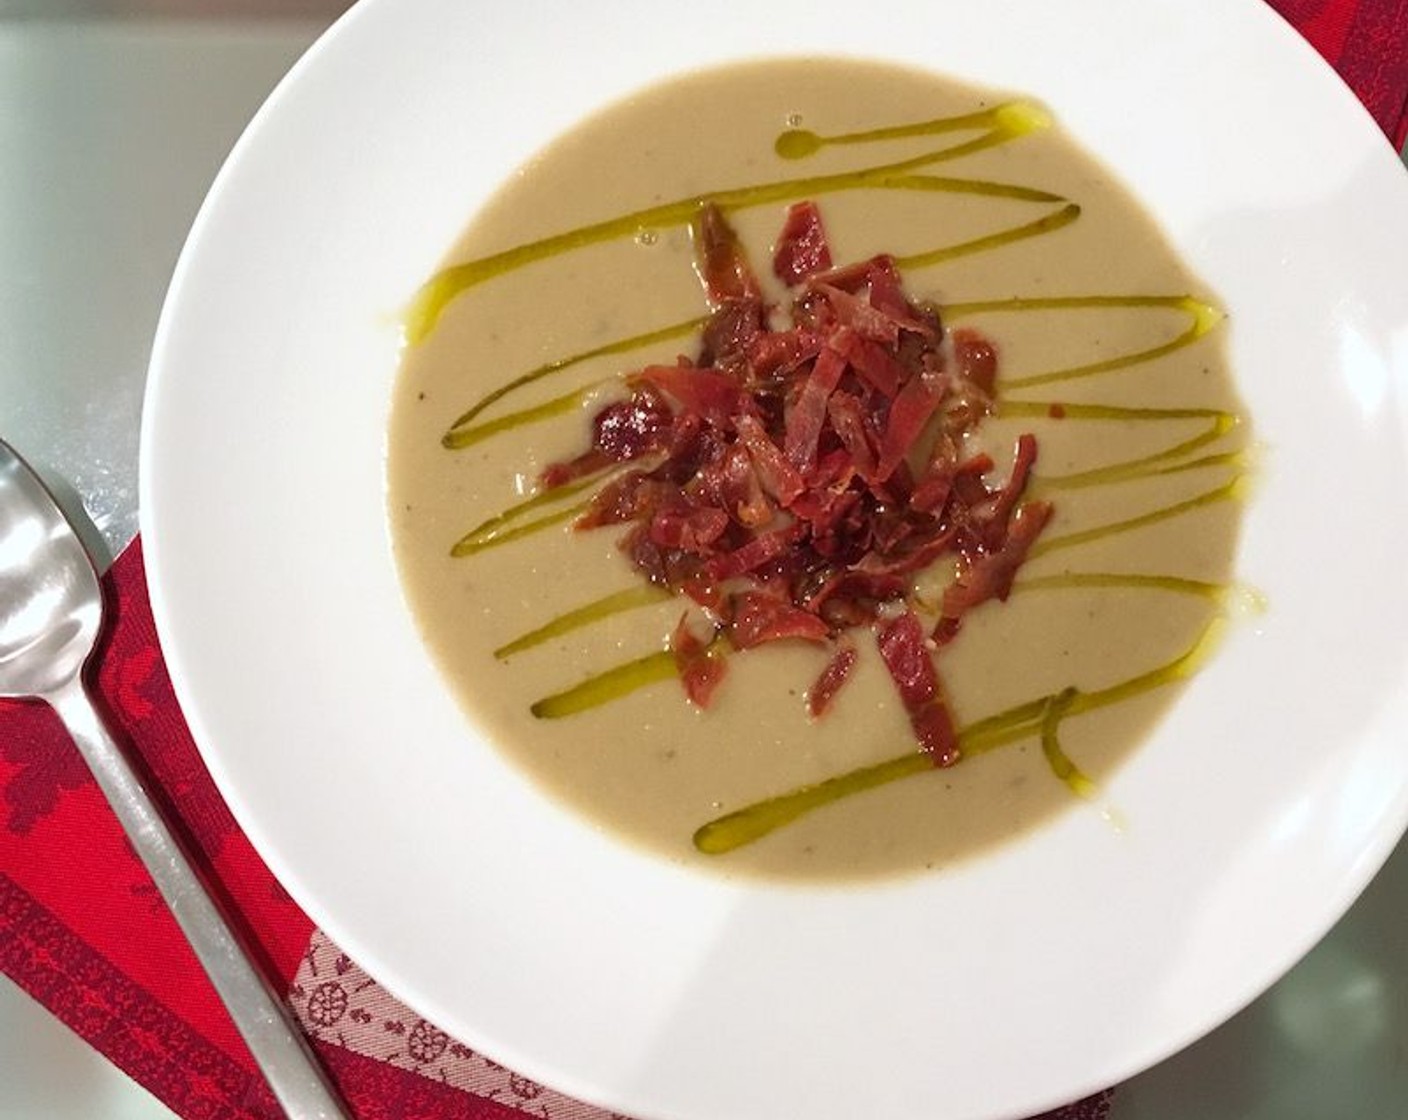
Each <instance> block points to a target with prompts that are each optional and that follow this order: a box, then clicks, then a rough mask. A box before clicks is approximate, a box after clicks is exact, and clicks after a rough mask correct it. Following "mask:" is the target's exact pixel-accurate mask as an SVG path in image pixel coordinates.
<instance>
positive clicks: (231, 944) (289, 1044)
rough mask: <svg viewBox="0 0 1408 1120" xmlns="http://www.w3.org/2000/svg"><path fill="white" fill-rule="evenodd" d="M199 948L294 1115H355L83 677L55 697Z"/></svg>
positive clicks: (313, 1119)
mask: <svg viewBox="0 0 1408 1120" xmlns="http://www.w3.org/2000/svg"><path fill="white" fill-rule="evenodd" d="M48 700H49V702H50V703H51V704H52V705H53V707H54V710H55V711H56V712H58V714H59V717H60V718H61V719H62V720H63V722H64V724H65V725H66V726H67V727H68V731H69V734H70V735H72V736H73V740H74V742H75V743H76V744H77V745H78V749H79V751H80V752H81V753H82V755H83V757H84V759H85V761H86V762H87V763H88V766H89V769H91V770H92V771H93V776H94V777H95V778H96V779H97V782H98V786H99V788H101V789H102V791H103V794H104V795H105V796H106V797H107V799H108V802H109V803H110V804H111V805H112V808H113V810H114V812H116V814H117V818H118V820H119V821H120V822H121V824H122V827H123V829H124V830H125V831H126V833H127V836H128V838H129V839H130V840H131V841H132V846H133V847H134V848H135V849H136V851H137V854H138V855H139V856H140V857H141V859H142V862H143V863H144V864H146V867H147V870H148V871H149V872H151V876H152V878H153V879H154V880H155V881H156V885H157V888H158V889H159V890H160V891H161V895H162V897H163V898H164V899H166V904H167V906H169V907H170V908H171V913H172V914H174V915H175V917H176V921H177V923H178V924H179V925H180V926H181V930H182V932H183V933H185V935H186V938H187V940H188V941H190V943H191V946H192V948H194V949H195V952H196V956H197V957H198V958H199V960H200V963H201V964H202V965H203V966H204V968H205V971H206V973H207V974H208V975H209V977H210V979H211V982H212V983H214V985H215V990H216V991H217V992H218V993H219V994H220V998H221V999H222V1000H223V1001H224V1003H225V1006H226V1008H227V1009H228V1010H229V1012H230V1017H231V1018H232V1019H233V1020H234V1022H235V1026H236V1027H237V1028H238V1029H239V1032H240V1034H241V1035H242V1036H243V1037H244V1040H245V1042H246V1044H248V1046H249V1049H250V1052H251V1053H252V1054H253V1055H254V1060H255V1061H256V1062H257V1063H258V1064H259V1067H260V1069H261V1070H263V1072H264V1076H265V1078H266V1080H267V1081H268V1082H269V1087H270V1088H271V1089H273V1091H274V1096H275V1097H277V1098H278V1101H279V1104H280V1105H281V1106H282V1107H283V1110H284V1112H285V1113H287V1115H288V1116H289V1118H290V1120H349V1114H348V1112H347V1111H346V1110H345V1108H344V1107H343V1105H342V1104H341V1103H340V1102H339V1100H338V1098H337V1095H336V1093H335V1091H334V1090H333V1089H332V1087H331V1085H330V1084H329V1083H328V1081H327V1078H326V1076H325V1075H324V1073H323V1071H322V1069H321V1068H320V1067H319V1066H318V1064H317V1061H316V1059H315V1058H314V1057H313V1054H312V1051H311V1050H310V1049H309V1048H308V1044H307V1042H306V1040H305V1039H304V1037H303V1034H302V1033H301V1032H300V1031H299V1030H298V1028H297V1027H296V1026H294V1024H293V1022H292V1021H291V1019H290V1018H289V1012H288V1009H287V1008H286V1006H285V1005H284V1003H283V1001H282V1000H280V999H279V998H278V997H277V996H276V995H275V994H274V992H273V991H272V989H271V988H270V986H269V983H268V981H267V980H266V979H265V978H264V976H263V975H262V974H261V973H260V972H259V971H258V970H256V969H255V967H254V965H253V964H252V963H251V961H250V959H249V957H248V955H247V954H246V953H245V952H244V950H243V949H242V948H241V946H240V944H239V942H238V941H237V940H236V938H235V935H234V933H233V931H232V930H231V929H230V926H229V924H228V923H227V922H226V921H225V918H224V916H223V915H222V914H221V913H220V911H219V909H218V908H217V907H216V905H215V903H214V901H213V900H212V899H211V897H210V895H209V894H207V893H206V891H205V888H204V887H203V886H202V884H201V882H200V880H199V879H198V878H197V876H196V873H195V871H194V870H193V869H192V867H191V865H190V863H189V861H188V860H187V858H186V855H185V853H184V852H183V851H182V850H181V848H180V846H179V845H178V844H177V842H176V840H175V839H174V838H173V837H172V835H171V832H170V830H169V829H168V828H167V827H166V823H165V822H164V821H163V820H162V818H161V815H160V813H159V811H158V810H157V807H156V805H155V804H154V803H153V802H152V799H151V797H150V796H149V795H148V793H147V791H146V789H145V788H144V786H143V784H142V780H141V778H140V777H138V775H137V773H136V771H134V770H133V768H132V765H131V763H130V762H129V761H128V759H127V756H126V755H125V754H124V752H123V751H122V749H121V748H120V747H118V745H117V744H116V743H115V742H114V741H113V738H112V736H111V735H109V734H108V731H107V729H106V727H105V726H104V725H103V718H102V716H101V715H100V714H99V712H98V710H97V709H96V708H95V707H94V706H93V702H92V700H91V699H90V698H89V696H88V693H87V691H86V690H85V688H84V685H83V683H82V681H81V680H80V679H78V678H75V679H73V680H71V681H69V682H68V684H66V685H63V686H61V687H60V688H59V689H58V690H57V691H55V692H53V693H51V694H50V695H49V696H48Z"/></svg>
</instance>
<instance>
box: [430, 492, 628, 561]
mask: <svg viewBox="0 0 1408 1120" xmlns="http://www.w3.org/2000/svg"><path fill="white" fill-rule="evenodd" d="M605 477H606V472H603V473H598V474H594V475H591V476H589V477H587V478H585V479H583V480H582V481H580V482H575V483H572V484H570V485H567V486H560V487H558V488H557V489H555V490H544V491H543V492H542V493H539V494H534V495H533V496H532V497H531V498H527V499H525V500H524V501H521V502H519V503H518V504H517V505H514V506H510V507H509V508H508V509H506V510H504V511H503V512H502V513H497V514H495V515H494V516H493V517H491V518H489V519H488V520H487V521H483V522H480V523H479V524H478V525H476V526H475V527H474V528H473V529H471V530H470V531H469V532H467V533H466V534H465V535H464V536H462V537H461V538H460V539H459V540H458V541H456V542H455V544H454V547H452V548H451V549H450V555H451V556H473V555H474V554H475V553H476V552H482V551H484V549H486V548H493V547H495V546H496V545H501V544H506V543H507V542H509V541H512V540H517V539H518V538H520V537H524V536H527V535H528V534H529V533H534V532H537V531H538V530H539V529H546V528H547V527H548V526H550V525H560V524H561V523H562V522H564V521H566V520H567V519H568V518H569V517H575V516H577V514H579V513H581V512H582V511H583V510H584V509H586V507H587V502H588V501H590V499H587V501H582V502H578V503H576V504H574V505H571V506H568V507H567V508H566V509H562V510H557V511H555V512H553V513H550V514H547V515H546V516H544V517H539V518H537V519H535V520H533V521H528V522H524V521H523V520H522V519H523V518H524V517H526V516H528V515H529V514H531V513H533V512H534V511H535V510H539V509H542V508H543V507H544V506H547V505H555V504H556V503H558V502H560V501H562V500H564V499H566V498H570V497H572V496H573V495H574V494H580V493H581V492H582V491H583V490H585V489H587V488H588V487H590V486H595V485H596V484H597V483H598V482H600V481H602V479H603V478H605Z"/></svg>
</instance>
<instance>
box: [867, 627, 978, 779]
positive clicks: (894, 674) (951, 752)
mask: <svg viewBox="0 0 1408 1120" xmlns="http://www.w3.org/2000/svg"><path fill="white" fill-rule="evenodd" d="M875 641H876V644H877V645H878V646H879V647H880V658H881V660H882V661H884V662H885V668H886V669H888V670H889V671H890V677H891V679H892V680H893V681H894V682H895V688H896V690H898V692H899V694H900V699H901V700H902V701H904V707H905V711H906V712H908V713H909V725H910V726H911V727H912V728H913V729H914V735H915V738H917V739H918V740H919V745H920V747H922V748H923V749H924V751H925V752H927V753H928V754H929V755H930V757H932V758H933V760H934V765H935V766H952V765H953V764H954V763H955V762H957V761H958V733H957V732H956V731H955V730H954V726H953V717H952V716H951V715H950V714H949V710H948V704H947V703H946V702H945V700H944V693H943V688H942V686H941V685H940V683H939V671H938V669H937V668H935V666H934V659H933V657H932V655H931V654H930V652H929V648H928V646H927V645H926V644H925V634H924V625H923V623H921V622H920V621H919V618H918V616H917V615H915V614H914V612H913V611H905V613H904V614H902V615H900V616H899V617H898V618H896V619H894V620H893V621H891V622H889V623H886V624H885V625H884V626H883V627H881V629H880V632H879V633H878V634H877V635H876V639H875Z"/></svg>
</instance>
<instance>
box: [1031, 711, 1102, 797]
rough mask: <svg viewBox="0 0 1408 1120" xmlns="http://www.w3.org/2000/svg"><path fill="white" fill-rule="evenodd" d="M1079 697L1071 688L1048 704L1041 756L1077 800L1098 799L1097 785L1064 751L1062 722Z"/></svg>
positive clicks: (1042, 734)
mask: <svg viewBox="0 0 1408 1120" xmlns="http://www.w3.org/2000/svg"><path fill="white" fill-rule="evenodd" d="M1078 696H1080V692H1079V691H1078V690H1076V689H1074V688H1068V689H1066V690H1065V691H1063V692H1061V693H1060V694H1058V695H1056V696H1052V697H1051V698H1050V699H1049V700H1047V701H1046V710H1045V711H1044V712H1043V713H1042V717H1041V753H1042V754H1043V755H1044V756H1045V757H1046V764H1047V765H1048V766H1050V767H1051V772H1052V773H1053V774H1055V775H1056V777H1057V778H1059V779H1060V780H1061V781H1063V782H1065V783H1066V786H1067V787H1068V788H1069V789H1070V791H1071V792H1072V793H1074V794H1075V795H1076V796H1077V797H1085V798H1090V797H1094V796H1095V793H1096V791H1097V787H1096V785H1095V783H1094V782H1092V781H1091V780H1090V779H1089V778H1088V777H1087V776H1086V775H1085V774H1084V773H1083V772H1082V771H1081V768H1080V767H1079V766H1077V765H1076V764H1075V763H1074V762H1072V761H1071V758H1070V756H1069V755H1068V754H1066V752H1065V751H1064V750H1062V749H1061V737H1060V732H1061V719H1062V717H1063V716H1065V714H1066V713H1067V712H1068V711H1069V710H1070V707H1071V705H1072V704H1074V703H1075V701H1076V698H1077V697H1078Z"/></svg>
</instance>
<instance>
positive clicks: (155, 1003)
mask: <svg viewBox="0 0 1408 1120" xmlns="http://www.w3.org/2000/svg"><path fill="white" fill-rule="evenodd" d="M1272 3H1273V6H1274V7H1276V8H1277V9H1278V10H1280V11H1281V12H1282V13H1283V14H1284V15H1285V16H1286V17H1287V18H1288V19H1289V20H1290V21H1291V22H1292V23H1293V24H1294V25H1295V26H1296V27H1298V28H1299V29H1300V30H1301V32H1302V33H1303V34H1304V35H1305V36H1306V37H1307V38H1308V39H1309V40H1310V41H1311V42H1312V43H1313V44H1314V45H1315V47H1316V48H1317V49H1318V50H1319V51H1320V52H1321V54H1323V55H1324V56H1325V58H1326V59H1327V60H1329V61H1330V62H1331V63H1332V64H1333V65H1334V66H1335V67H1336V68H1337V69H1338V70H1339V72H1340V73H1341V74H1342V75H1343V76H1344V78H1345V80H1346V81H1347V82H1348V83H1349V84H1350V85H1351V87H1352V88H1353V89H1354V91H1355V92H1356V93H1357V94H1358V95H1359V97H1360V99H1361V100H1362V101H1363V102H1364V104H1365V105H1366V106H1367V107H1368V108H1369V110H1370V112H1371V113H1372V114H1373V115H1374V119H1375V120H1376V121H1378V123H1379V125H1380V127H1381V128H1383V130H1384V131H1385V133H1387V134H1388V135H1389V136H1390V137H1391V138H1393V139H1394V141H1395V143H1396V144H1397V145H1398V146H1399V147H1401V146H1402V144H1403V141H1404V138H1405V132H1408V0H1357V2H1356V0H1272ZM105 582H106V590H107V593H108V595H109V598H110V603H111V606H112V613H113V625H112V626H111V627H110V629H109V632H108V635H107V637H106V641H105V648H104V649H103V651H102V658H101V661H100V669H99V672H98V686H99V689H100V691H101V693H102V695H103V697H104V698H105V699H106V702H107V705H108V708H109V709H110V712H111V714H112V715H113V717H114V719H115V722H116V725H117V727H118V728H119V729H120V732H121V734H123V735H124V736H125V737H126V739H127V740H128V741H129V743H130V744H131V745H132V746H133V747H134V748H135V753H136V754H137V755H138V756H139V757H140V758H141V759H142V760H143V761H144V762H145V764H146V767H147V769H148V771H149V775H150V778H151V783H150V784H151V786H152V787H153V788H155V789H157V790H158V791H159V792H160V794H161V795H162V796H164V798H165V800H166V802H167V804H168V806H169V807H170V808H171V809H172V810H173V812H174V815H175V818H176V819H178V820H179V821H180V822H181V823H182V824H183V825H184V826H185V832H186V834H187V837H188V839H189V840H190V841H191V847H192V849H193V851H194V854H195V858H196V859H197V862H198V863H199V865H200V867H201V870H202V871H203V872H205V873H206V875H207V877H208V878H209V879H210V880H211V881H212V882H214V883H216V884H218V886H219V888H220V889H222V890H223V891H224V893H225V901H226V902H227V904H228V906H229V909H230V910H231V912H232V913H233V914H234V915H235V917H236V920H237V921H238V923H239V924H240V925H241V926H242V927H243V930H244V932H245V933H246V934H247V935H248V938H249V940H250V942H251V943H252V944H253V945H255V946H257V947H258V950H259V952H260V953H261V955H262V957H263V962H264V965H265V967H266V968H267V969H268V971H269V973H270V974H271V975H272V976H274V977H276V978H277V979H278V980H279V981H280V982H281V983H282V984H283V985H284V986H285V987H286V990H287V992H288V998H289V1002H290V1005H291V1006H292V1007H293V1009H294V1011H295V1013H296V1015H297V1016H298V1019H299V1021H300V1022H301V1023H302V1024H303V1026H304V1028H305V1030H306V1031H307V1033H308V1034H309V1036H310V1037H311V1038H312V1039H313V1040H314V1045H315V1047H316V1049H317V1051H318V1054H319V1056H320V1057H321V1059H322V1061H323V1063H324V1064H325V1066H326V1067H327V1069H328V1070H329V1072H330V1073H331V1075H332V1077H333V1079H334V1080H335V1081H336V1082H337V1084H338V1086H339V1088H340V1089H341V1090H342V1092H343V1094H344V1096H345V1098H346V1099H347V1101H348V1102H349V1104H350V1105H351V1107H352V1110H353V1112H354V1113H355V1115H356V1116H357V1117H358V1118H360V1120H374V1118H382V1117H385V1118H393V1117H396V1118H400V1117H405V1118H414V1120H439V1118H445V1120H492V1118H496V1117H497V1118H512V1117H516V1116H518V1115H519V1114H521V1113H525V1112H526V1113H529V1114H531V1115H534V1116H538V1117H543V1118H546V1120H608V1117H609V1116H610V1114H608V1113H606V1112H603V1111H602V1110H601V1109H598V1108H594V1107H592V1106H589V1105H585V1104H582V1103H580V1102H577V1101H573V1100H570V1099H568V1098H566V1097H564V1096H562V1095H561V1094H558V1093H556V1092H554V1091H553V1090H551V1089H548V1088H546V1087H544V1086H542V1085H538V1084H536V1083H535V1082H533V1081H530V1080H528V1079H527V1078H525V1077H522V1076H520V1075H518V1074H516V1073H514V1072H512V1071H511V1070H508V1069H505V1068H504V1067H502V1066H499V1065H497V1064H495V1063H494V1062H492V1061H490V1060H488V1059H487V1058H484V1057H483V1056H481V1055H479V1054H477V1053H475V1052H474V1051H472V1050H470V1049H469V1048H468V1047H465V1046H463V1045H461V1044H459V1043H457V1042H455V1041H454V1040H453V1039H450V1038H449V1037H447V1036H446V1035H445V1034H444V1033H443V1032H442V1031H440V1030H439V1029H438V1028H436V1027H435V1026H434V1025H433V1024H431V1023H428V1022H426V1021H425V1020H423V1019H421V1018H420V1017H419V1016H417V1015H416V1014H415V1013H414V1012H412V1011H411V1010H410V1009H408V1008H407V1007H405V1006H404V1005H402V1004H399V1003H398V1002H397V1001H396V1000H394V999H393V998H392V997H391V996H390V995H388V994H387V993H386V992H385V991H384V990H383V989H382V988H380V987H379V986H378V985H377V984H376V982H375V981H374V980H372V979H371V978H370V977H369V976H367V975H366V973H364V972H363V971H362V970H361V969H360V968H358V966H357V965H356V964H355V963H354V962H353V961H351V960H350V959H349V958H348V957H347V956H346V955H345V954H343V953H342V952H341V951H340V950H339V949H338V948H337V946H335V945H334V944H332V943H331V942H330V941H329V940H328V939H327V938H326V937H325V936H324V935H323V934H322V933H321V932H320V931H318V930H317V929H315V928H314V926H313V924H312V922H311V921H309V919H308V918H307V916H306V915H304V914H303V912H302V911H301V910H299V909H298V907H297V906H295V905H294V904H293V902H292V900H291V899H290V898H289V897H288V895H287V894H286V893H285V892H284V891H283V889H282V888H281V887H280V886H279V884H278V883H277V882H276V881H275V879H274V878H273V876H272V875H271V874H270V873H269V871H268V869H267V868H266V867H265V866H264V864H263V862H262V861H261V860H260V859H259V857H258V856H257V855H256V854H255V853H254V850H253V849H252V848H251V846H250V844H249V842H248V840H247V839H246V838H245V837H244V835H243V834H242V833H241V832H240V831H239V829H238V828H237V827H236V825H235V822H234V819H233V818H232V817H231V816H230V813H229V810H228V809H227V808H226V807H225V805H224V803H223V802H222V801H221V800H220V797H219V795H218V794H217V793H216V792H215V788H214V786H213V784H212V783H211V780H210V777H209V775H208V774H207V773H206V771H205V768H204V766H203V765H202V763H201V761H200V757H199V755H198V754H197V752H196V749H195V745H194V743H193V742H192V740H191V737H190V733H189V731H188V730H187V728H186V725H185V722H184V721H183V719H182V717H181V713H180V711H179V709H178V708H177V705H176V700H175V697H174V695H173V694H172V690H171V683H170V680H169V678H168V677H167V673H166V666H165V664H164V662H163V661H162V656H161V651H160V649H159V647H158V644H157V638H156V631H155V628H154V626H153V623H152V617H151V609H150V605H149V603H148V600H147V590H146V583H145V577H144V569H143V563H142V549H141V542H140V541H138V542H137V543H135V544H133V545H132V546H131V547H130V548H128V549H127V550H126V552H124V553H123V555H122V556H121V557H120V558H119V559H118V561H117V563H116V564H115V565H114V567H113V569H112V571H111V572H109V573H108V575H107V577H106V581H105ZM0 798H2V799H3V803H0V968H3V969H4V971H5V973H6V974H7V975H8V976H9V977H10V978H11V979H13V980H14V981H15V982H16V983H17V984H19V985H20V986H21V987H23V988H24V989H25V990H26V991H28V992H29V993H30V994H31V995H32V996H34V998H36V999H38V1000H39V1001H40V1002H41V1003H43V1004H44V1005H45V1006H46V1007H48V1008H49V1010H50V1011H52V1012H53V1013H54V1014H55V1015H57V1016H58V1017H59V1018H60V1019H62V1020H63V1021H64V1022H65V1023H67V1024H68V1025H69V1026H70V1027H71V1028H72V1029H73V1030H74V1031H76V1032H77V1033H78V1034H79V1035H80V1036H81V1037H83V1038H84V1039H86V1040H87V1041H88V1042H90V1043H91V1044H92V1045H93V1046H94V1047H96V1048H97V1049H98V1050H100V1051H101V1052H102V1053H104V1054H105V1055H107V1056H108V1058H110V1059H111V1060H112V1061H113V1062H115V1063H116V1064H117V1065H118V1066H120V1067H121V1068H122V1069H124V1070H125V1071H126V1072H127V1073H128V1074H130V1075H131V1076H132V1077H133V1078H135V1079H136V1080H137V1081H139V1082H141V1083H142V1084H143V1085H145V1086H146V1087H147V1088H148V1089H150V1090H151V1091H152V1092H153V1093H154V1094H155V1095H156V1096H157V1097H159V1098H160V1099H161V1100H163V1101H164V1102H165V1103H166V1104H167V1105H168V1106H169V1107H170V1108H171V1109H172V1110H174V1111H175V1112H176V1113H178V1114H179V1115H181V1116H182V1117H185V1118H187V1120H196V1118H220V1120H244V1118H249V1120H256V1118H258V1120H275V1118H277V1117H278V1116H279V1111H278V1108H277V1106H276V1105H275V1103H274V1101H273V1098H272V1096H271V1095H270V1093H269V1091H268V1089H267V1087H266V1086H265V1085H264V1082H263V1081H262V1079H261V1078H260V1076H259V1074H258V1072H257V1070H256V1069H255V1067H254V1064H253V1061H252V1059H251V1058H250V1055H249V1053H248V1051H247V1050H246V1049H245V1047H244V1044H243V1042H242V1041H241V1040H240V1038H239V1036H238V1035H237V1034H236V1033H235V1030H234V1027H233V1025H232V1024H231V1022H230V1020H229V1018H228V1016H227V1015H226V1014H225V1011H224V1009H223V1007H222V1006H221V1005H220V1003H219V1001H218V999H217V998H216V996H215V993H214V991H213V990H212V989H211V987H210V985H209V983H208V981H207V980H206V979H205V975H204V973H203V972H202V971H201V969H200V966H199V964H198V963H197V962H196V960H195V958H194V956H193V955H192V953H191V951H190V949H189V948H188V947H187V945H186V943H185V941H184V940H183V939H182V937H181V934H180V932H179V930H178V929H177V927H176V924H175V922H174V920H173V919H172V918H171V917H170V915H169V914H168V913H167V911H166V909H165V907H164V905H163V904H162V902H161V900H160V898H159V897H158V896H157V894H156V890H155V887H154V886H153V885H152V883H151V880H150V879H149V878H148V876H147V874H146V872H145V870H144V869H143V868H142V866H141V864H140V863H139V862H138V861H137V859H136V857H135V855H134V854H133V853H132V851H131V849H130V848H129V846H128V844H127V842H126V840H125V838H124V837H123V835H122V833H121V831H120V829H119V828H118V825H117V823H116V820H115V819H114V818H113V816H112V814H111V812H110V811H109V810H108V808H107V806H106V804H105V803H104V801H103V799H102V796H101V794H100V793H99V792H98V790H97V787H96V786H95V785H94V783H93V781H92V779H91V777H90V776H89V774H88V772H87V769H86V768H85V766H84V764H83V762H82V760H81V759H80V758H79V756H78V754H77V752H76V750H75V749H74V748H73V747H72V745H71V744H70V743H69V741H68V739H67V736H66V735H65V733H64V731H63V728H62V727H61V725H60V724H59V723H58V721H57V719H56V718H55V717H54V716H53V714H52V713H51V712H50V711H49V709H48V708H47V707H45V706H43V705H40V704H31V703H20V702H5V701H0ZM1114 1092H1115V1091H1114V1090H1109V1091H1106V1092H1104V1093H1100V1094H1097V1095H1096V1096H1094V1097H1091V1098H1088V1099H1087V1100H1084V1101H1081V1102H1078V1103H1077V1104H1074V1105H1070V1106H1068V1107H1066V1108H1063V1109H1058V1110H1057V1111H1055V1112H1053V1113H1049V1114H1047V1117H1046V1120H1103V1118H1104V1117H1105V1116H1106V1115H1107V1113H1108V1111H1109V1106H1110V1101H1111V1099H1112V1097H1113V1093H1114ZM618 1120H624V1118H618Z"/></svg>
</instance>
